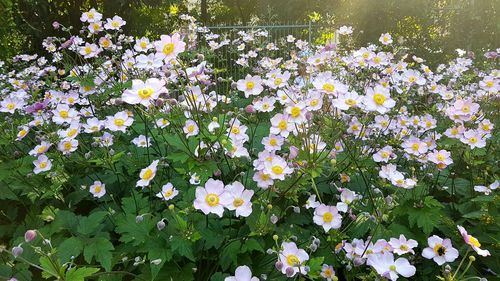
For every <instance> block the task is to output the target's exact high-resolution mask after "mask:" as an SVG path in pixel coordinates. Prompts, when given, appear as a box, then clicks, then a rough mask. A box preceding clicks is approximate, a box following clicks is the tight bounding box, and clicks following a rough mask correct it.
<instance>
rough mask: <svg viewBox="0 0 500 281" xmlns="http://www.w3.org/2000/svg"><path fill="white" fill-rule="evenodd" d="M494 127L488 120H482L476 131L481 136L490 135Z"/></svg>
mask: <svg viewBox="0 0 500 281" xmlns="http://www.w3.org/2000/svg"><path fill="white" fill-rule="evenodd" d="M494 126H495V125H494V124H493V123H491V121H490V120H488V119H484V120H483V121H481V123H479V124H478V128H477V130H478V131H479V132H481V133H483V134H490V133H491V131H492V130H493V127H494Z"/></svg>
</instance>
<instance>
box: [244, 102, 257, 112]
mask: <svg viewBox="0 0 500 281" xmlns="http://www.w3.org/2000/svg"><path fill="white" fill-rule="evenodd" d="M245 112H246V113H255V108H253V105H251V104H249V105H247V107H245Z"/></svg>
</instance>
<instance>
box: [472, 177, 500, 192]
mask: <svg viewBox="0 0 500 281" xmlns="http://www.w3.org/2000/svg"><path fill="white" fill-rule="evenodd" d="M499 185H500V182H499V181H498V180H496V181H495V182H493V183H492V184H490V185H489V186H484V185H476V186H474V190H475V191H477V192H482V193H484V194H486V195H490V193H491V192H493V191H494V190H496V189H497V188H498V186H499Z"/></svg>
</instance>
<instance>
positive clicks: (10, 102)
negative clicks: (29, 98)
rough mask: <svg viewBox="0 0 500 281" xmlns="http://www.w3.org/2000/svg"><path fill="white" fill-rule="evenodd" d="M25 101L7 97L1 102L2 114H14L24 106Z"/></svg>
mask: <svg viewBox="0 0 500 281" xmlns="http://www.w3.org/2000/svg"><path fill="white" fill-rule="evenodd" d="M24 104H25V103H24V101H23V100H21V99H18V98H11V97H7V98H5V99H4V100H2V101H1V102H0V112H8V113H14V112H15V111H16V109H21V108H23V106H24Z"/></svg>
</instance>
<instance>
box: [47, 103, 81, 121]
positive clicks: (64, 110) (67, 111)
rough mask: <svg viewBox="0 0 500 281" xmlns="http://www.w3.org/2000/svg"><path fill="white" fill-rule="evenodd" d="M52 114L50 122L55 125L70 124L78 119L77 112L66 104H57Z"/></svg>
mask: <svg viewBox="0 0 500 281" xmlns="http://www.w3.org/2000/svg"><path fill="white" fill-rule="evenodd" d="M52 113H53V114H54V115H53V116H52V121H53V122H54V123H56V124H64V123H71V122H72V121H73V120H75V119H77V118H78V111H76V110H74V109H73V108H70V107H69V105H67V104H59V105H58V106H57V107H56V109H54V110H52Z"/></svg>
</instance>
